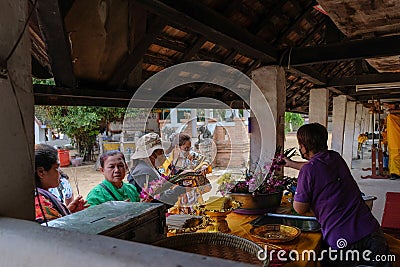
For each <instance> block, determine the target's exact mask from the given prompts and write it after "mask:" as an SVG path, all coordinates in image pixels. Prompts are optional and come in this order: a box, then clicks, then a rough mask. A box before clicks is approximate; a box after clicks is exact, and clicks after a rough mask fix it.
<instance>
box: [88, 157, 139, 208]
mask: <svg viewBox="0 0 400 267" xmlns="http://www.w3.org/2000/svg"><path fill="white" fill-rule="evenodd" d="M127 167H128V166H127V164H126V162H125V157H124V154H123V153H121V152H119V151H108V152H106V153H104V154H102V155H101V156H100V172H101V173H103V175H104V178H105V179H104V181H103V182H101V183H100V184H98V185H96V186H95V187H94V188H93V189H92V190H91V191H90V192H89V194H88V196H87V201H88V203H89V204H90V205H92V206H94V205H98V204H101V203H104V202H107V201H130V202H137V201H139V193H138V192H137V190H136V187H135V186H133V185H131V184H128V183H124V182H123V180H124V178H125V174H126V170H127Z"/></svg>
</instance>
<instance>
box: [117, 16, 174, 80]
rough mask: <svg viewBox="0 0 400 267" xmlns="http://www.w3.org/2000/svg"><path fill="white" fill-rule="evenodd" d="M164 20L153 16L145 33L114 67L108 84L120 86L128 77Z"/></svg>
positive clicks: (158, 32) (163, 24) (156, 34)
mask: <svg viewBox="0 0 400 267" xmlns="http://www.w3.org/2000/svg"><path fill="white" fill-rule="evenodd" d="M165 25H166V24H165V22H164V21H163V20H161V19H160V18H155V19H154V21H153V22H152V23H151V25H150V26H149V29H148V31H147V33H146V35H145V36H144V37H143V38H142V40H140V41H139V43H138V44H137V45H136V47H135V49H134V51H133V53H131V54H127V55H126V56H125V57H124V58H123V59H122V60H121V62H120V63H119V64H118V66H119V67H117V68H116V72H115V73H114V74H113V76H112V79H111V80H110V82H109V83H110V85H114V86H120V85H122V84H123V83H124V81H125V80H126V79H127V78H128V75H129V73H130V72H131V71H132V70H133V69H135V68H136V66H137V65H138V64H139V63H140V61H141V59H142V58H143V56H144V54H145V53H146V52H147V49H148V48H149V46H150V45H151V44H152V43H153V42H154V40H155V39H156V38H157V36H158V35H159V34H160V33H161V31H162V30H163V28H164V27H165Z"/></svg>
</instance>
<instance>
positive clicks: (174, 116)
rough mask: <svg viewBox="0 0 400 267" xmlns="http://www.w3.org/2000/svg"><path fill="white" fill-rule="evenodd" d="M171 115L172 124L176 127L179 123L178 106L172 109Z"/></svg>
mask: <svg viewBox="0 0 400 267" xmlns="http://www.w3.org/2000/svg"><path fill="white" fill-rule="evenodd" d="M169 117H170V118H171V126H172V127H176V126H177V124H178V110H177V109H176V108H173V109H171V112H170V113H169Z"/></svg>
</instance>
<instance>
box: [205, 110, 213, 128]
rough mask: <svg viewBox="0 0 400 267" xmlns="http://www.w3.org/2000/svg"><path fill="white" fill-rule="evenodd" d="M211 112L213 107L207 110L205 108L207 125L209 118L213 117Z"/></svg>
mask: <svg viewBox="0 0 400 267" xmlns="http://www.w3.org/2000/svg"><path fill="white" fill-rule="evenodd" d="M211 112H212V109H205V110H204V125H205V126H207V125H208V120H209V119H210V118H212V117H211V115H210V114H211Z"/></svg>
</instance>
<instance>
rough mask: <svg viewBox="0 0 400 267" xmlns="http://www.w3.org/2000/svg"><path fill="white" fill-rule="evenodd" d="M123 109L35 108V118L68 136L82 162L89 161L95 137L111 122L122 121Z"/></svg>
mask: <svg viewBox="0 0 400 267" xmlns="http://www.w3.org/2000/svg"><path fill="white" fill-rule="evenodd" d="M124 114H125V109H123V108H103V107H73V106H35V116H37V117H38V118H39V119H40V120H42V121H45V122H46V123H47V124H50V125H51V127H52V128H53V129H57V130H58V131H60V132H62V133H65V134H66V135H68V136H69V137H70V138H71V139H72V141H73V143H74V144H75V145H76V146H77V148H78V151H79V154H80V155H82V156H84V160H90V159H91V158H92V154H93V147H94V145H95V143H96V137H97V135H98V134H99V133H100V132H103V131H104V130H106V129H107V125H108V123H109V122H112V121H122V120H123V119H124Z"/></svg>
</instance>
